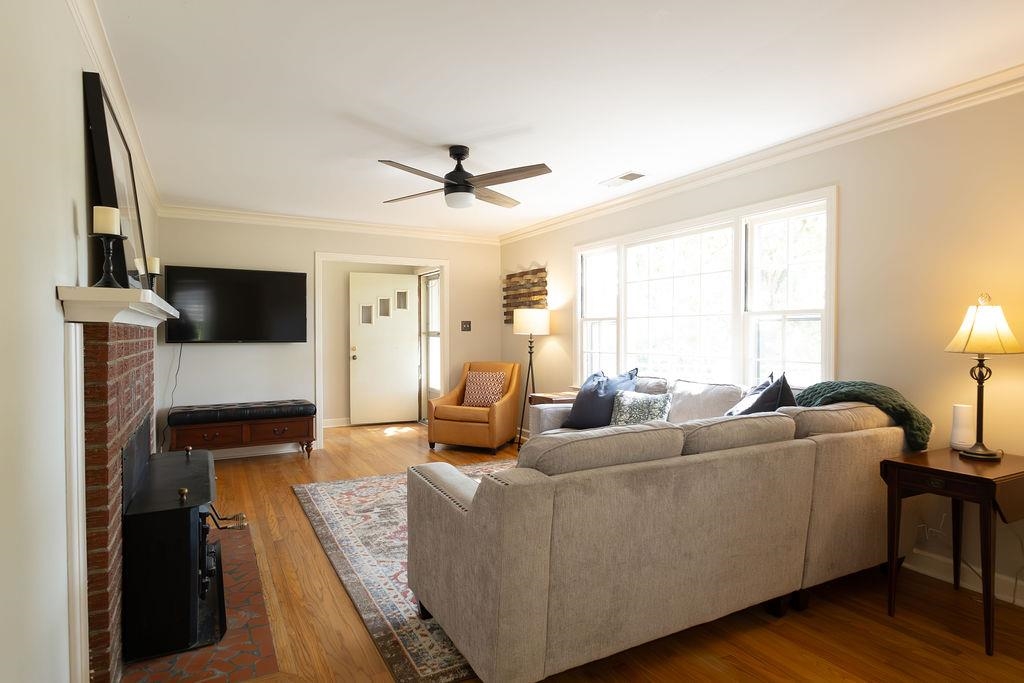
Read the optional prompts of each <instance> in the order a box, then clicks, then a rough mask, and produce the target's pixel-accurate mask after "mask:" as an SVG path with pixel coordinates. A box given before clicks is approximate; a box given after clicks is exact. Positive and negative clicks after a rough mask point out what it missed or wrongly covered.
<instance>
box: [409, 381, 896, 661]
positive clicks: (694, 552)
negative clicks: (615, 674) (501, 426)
mask: <svg viewBox="0 0 1024 683" xmlns="http://www.w3.org/2000/svg"><path fill="white" fill-rule="evenodd" d="M685 384H686V385H692V384H694V383H685ZM722 386H724V385H714V386H713V387H711V388H710V389H704V390H699V389H698V388H697V387H695V386H681V385H680V383H678V382H677V383H676V385H675V386H674V387H673V392H674V393H675V394H677V396H676V398H674V399H673V400H674V402H675V405H674V407H673V411H674V413H670V415H669V419H670V421H668V422H652V423H646V424H643V425H631V426H627V427H608V428H602V429H593V430H584V431H578V432H577V431H568V430H556V431H555V432H554V433H546V434H541V435H538V436H534V437H533V438H531V439H530V440H529V441H528V442H527V443H526V445H524V447H523V449H522V451H521V453H520V456H519V461H518V463H517V466H516V467H515V468H511V469H508V470H505V471H502V472H498V473H496V474H491V475H487V476H484V477H483V478H482V479H481V480H480V481H476V480H474V479H472V478H469V477H467V476H465V475H464V474H462V473H461V472H459V471H458V470H456V469H455V468H454V467H452V466H450V465H448V464H446V463H431V464H426V465H417V466H415V467H412V468H410V469H409V472H408V485H409V503H408V505H409V510H408V512H409V558H408V559H409V564H408V578H409V586H410V588H411V589H412V591H413V592H414V593H415V595H416V597H417V599H418V600H419V601H420V602H421V604H422V605H424V606H425V607H426V608H427V609H429V611H430V612H431V613H432V614H433V616H434V618H436V619H437V620H438V623H439V624H440V625H441V626H442V627H443V628H444V630H445V632H446V633H447V634H448V635H449V636H450V637H451V639H452V641H453V642H454V643H455V645H456V646H457V647H458V648H459V650H460V651H461V652H462V654H463V655H464V656H465V657H466V659H467V660H468V661H469V663H470V665H471V666H472V667H473V669H474V671H475V672H476V673H477V675H479V676H480V678H481V679H483V680H484V681H536V680H540V679H543V678H545V677H547V676H550V675H553V674H555V673H558V672H560V671H564V670H566V669H569V668H572V667H575V666H578V665H580V664H584V663H586V662H589V661H593V660H595V659H599V658H602V657H606V656H608V655H611V654H614V653H616V652H619V651H621V650H625V649H627V648H630V647H633V646H636V645H639V644H641V643H644V642H647V641H650V640H653V639H655V638H660V637H662V636H665V635H668V634H670V633H674V632H676V631H680V630H682V629H685V628H688V627H690V626H694V625H696V624H700V623H704V622H708V621H712V620H714V619H717V618H719V617H722V616H724V615H727V614H730V613H732V612H735V611H737V610H741V609H744V608H746V607H750V606H752V605H756V604H758V603H761V602H764V601H767V600H771V599H774V598H778V597H782V596H788V595H789V594H791V593H793V592H794V591H797V590H799V589H801V588H808V587H811V586H814V585H817V584H819V583H822V582H824V581H828V580H830V579H834V578H837V577H840V576H843V575H846V574H849V573H852V572H855V571H859V570H861V569H865V568H867V567H871V566H873V565H877V564H879V563H881V562H883V561H884V559H885V490H884V485H883V484H882V481H881V479H880V477H879V475H878V461H879V460H881V459H883V458H887V457H890V456H893V455H897V454H899V453H900V452H901V451H902V449H903V444H904V437H903V431H902V430H901V429H899V428H897V427H894V426H893V422H892V420H891V419H890V418H889V417H888V416H887V415H886V414H885V413H883V412H881V411H879V410H878V409H877V408H874V407H873V406H869V405H866V404H859V403H845V404H843V403H840V404H834V405H831V406H827V407H823V408H785V409H782V410H781V411H780V412H777V413H760V414H756V415H747V416H739V417H730V418H723V417H705V418H704V419H686V420H683V421H681V423H678V424H677V423H675V422H674V421H672V420H673V418H678V417H680V416H682V415H686V416H687V417H689V416H690V415H692V414H694V413H701V412H705V413H706V412H709V411H710V410H712V409H714V410H717V409H718V406H717V405H715V406H712V404H713V403H714V400H712V394H714V393H721V392H722V391H724V390H722V389H720V387H722ZM662 391H664V389H662ZM687 396H688V397H689V398H686V397H687ZM719 398H722V397H719ZM722 400H723V401H724V398H722ZM736 400H738V397H737V399H736ZM734 402H735V401H733V402H732V403H734ZM683 403H687V405H686V406H683ZM732 403H730V404H729V405H728V406H726V407H725V408H723V409H722V411H721V412H724V411H725V410H726V409H728V407H730V406H731V405H732ZM718 414H721V413H718Z"/></svg>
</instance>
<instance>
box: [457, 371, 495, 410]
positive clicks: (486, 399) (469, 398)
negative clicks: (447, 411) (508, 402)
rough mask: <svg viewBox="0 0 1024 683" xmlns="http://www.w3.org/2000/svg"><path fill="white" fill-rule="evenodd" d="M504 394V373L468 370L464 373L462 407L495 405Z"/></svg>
mask: <svg viewBox="0 0 1024 683" xmlns="http://www.w3.org/2000/svg"><path fill="white" fill-rule="evenodd" d="M504 393H505V373H504V372H501V371H498V372H480V371H478V370H470V371H469V372H467V373H466V390H465V392H463V396H462V405H464V406H481V407H487V406H489V405H492V404H494V403H497V402H498V401H499V400H500V399H501V397H502V395H503V394H504Z"/></svg>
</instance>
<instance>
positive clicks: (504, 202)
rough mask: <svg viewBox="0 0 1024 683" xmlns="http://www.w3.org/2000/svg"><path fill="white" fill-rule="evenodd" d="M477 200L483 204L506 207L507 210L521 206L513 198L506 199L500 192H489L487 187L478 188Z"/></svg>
mask: <svg viewBox="0 0 1024 683" xmlns="http://www.w3.org/2000/svg"><path fill="white" fill-rule="evenodd" d="M474 194H476V198H477V199H479V200H480V201H482V202H487V203H489V204H497V205H498V206H504V207H505V208H506V209H511V208H512V207H513V206H519V202H517V201H516V200H515V199H512V198H511V197H506V196H505V195H503V194H501V193H500V192H495V191H494V190H489V189H487V188H486V187H478V188H476V192H475V193H474Z"/></svg>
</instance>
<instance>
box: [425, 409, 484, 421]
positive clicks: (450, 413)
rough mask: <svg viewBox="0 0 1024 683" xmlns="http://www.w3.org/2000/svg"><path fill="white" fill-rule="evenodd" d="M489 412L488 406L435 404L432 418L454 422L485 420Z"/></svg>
mask: <svg viewBox="0 0 1024 683" xmlns="http://www.w3.org/2000/svg"><path fill="white" fill-rule="evenodd" d="M490 412H491V409H490V408H484V407H478V406H437V407H436V408H434V419H435V420H454V421H456V422H487V416H488V414H489V413H490Z"/></svg>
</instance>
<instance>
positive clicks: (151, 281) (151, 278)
mask: <svg viewBox="0 0 1024 683" xmlns="http://www.w3.org/2000/svg"><path fill="white" fill-rule="evenodd" d="M146 277H148V278H149V288H150V289H151V290H153V291H154V292H155V291H156V279H157V278H158V277H160V273H147V274H146Z"/></svg>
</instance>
